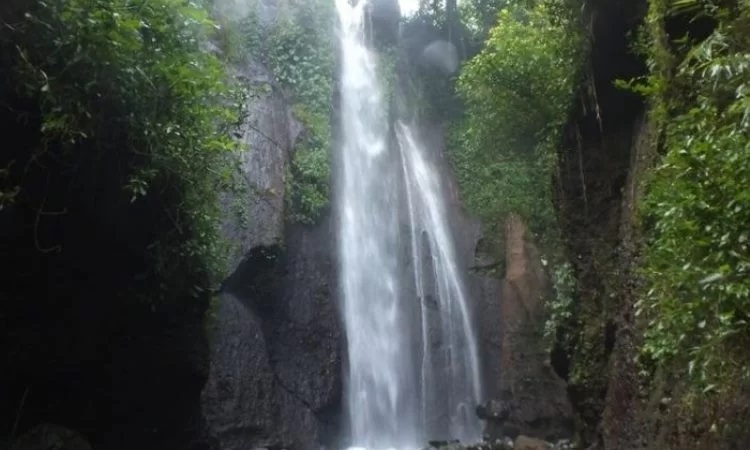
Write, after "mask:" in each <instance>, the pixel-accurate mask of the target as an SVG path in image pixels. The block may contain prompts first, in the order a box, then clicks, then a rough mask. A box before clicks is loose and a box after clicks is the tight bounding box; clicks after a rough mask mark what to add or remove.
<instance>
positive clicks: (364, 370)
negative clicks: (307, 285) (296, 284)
mask: <svg viewBox="0 0 750 450" xmlns="http://www.w3.org/2000/svg"><path fill="white" fill-rule="evenodd" d="M336 4H337V9H338V12H339V17H340V22H341V23H340V26H341V29H340V36H341V71H342V72H341V117H342V119H341V143H340V148H339V152H338V158H339V164H338V173H337V183H336V190H337V192H336V199H337V204H336V207H337V211H338V226H339V230H338V233H337V234H338V237H339V238H338V245H339V255H340V279H341V293H342V310H343V316H344V323H345V327H346V335H347V340H348V374H347V378H346V380H347V386H346V398H347V410H348V416H349V425H350V431H351V441H352V444H353V445H356V446H362V447H367V448H391V447H395V448H407V447H421V446H423V445H424V443H425V441H426V440H427V439H461V440H462V441H476V440H478V439H479V437H480V435H481V425H480V422H479V419H478V418H477V417H476V415H475V414H474V409H475V406H476V405H477V403H478V402H479V400H480V394H481V393H480V380H479V363H478V357H477V345H476V340H475V337H474V334H473V330H472V326H471V320H470V314H469V305H468V298H467V295H466V289H465V287H464V284H463V280H462V276H461V271H460V270H459V268H458V266H457V264H456V254H455V249H454V243H453V239H452V236H451V229H450V227H449V222H448V218H447V216H446V214H447V211H446V205H445V200H444V196H445V193H444V187H443V186H442V185H441V183H440V176H439V172H438V171H437V169H436V168H435V167H434V165H433V164H431V162H430V160H429V158H428V157H427V154H426V152H425V149H424V148H423V145H422V144H421V143H420V141H419V139H418V133H417V131H416V130H415V129H414V128H412V127H409V126H407V125H405V124H404V123H401V122H398V123H396V124H394V125H393V127H395V136H396V139H392V136H393V133H392V132H393V131H394V129H393V128H392V126H391V124H390V123H389V117H388V105H387V104H386V103H385V101H384V100H383V91H382V88H381V86H380V85H379V77H378V72H377V70H378V66H377V55H376V54H375V53H374V52H373V51H371V49H369V48H368V46H367V40H366V34H365V7H366V2H365V1H359V2H357V4H355V5H351V4H350V3H349V1H348V0H336Z"/></svg>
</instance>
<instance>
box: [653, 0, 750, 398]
mask: <svg viewBox="0 0 750 450" xmlns="http://www.w3.org/2000/svg"><path fill="white" fill-rule="evenodd" d="M675 3H679V5H675ZM697 3H700V5H701V8H700V10H698V9H697V8H698V6H697ZM677 6H680V8H676V7H677ZM651 7H652V15H651V16H650V18H651V19H652V20H654V21H655V22H656V18H655V17H654V15H655V14H668V11H672V13H674V14H691V15H694V14H697V13H698V12H699V11H700V13H701V14H710V15H711V16H712V17H713V19H714V20H716V23H717V24H718V25H717V27H716V28H715V30H714V31H713V33H711V35H710V36H709V37H708V38H707V39H705V40H703V41H701V42H694V41H691V40H689V39H682V40H680V41H679V42H669V43H668V42H665V41H664V40H663V38H664V32H663V28H662V29H659V28H658V26H657V27H654V29H653V30H652V33H653V38H652V39H653V41H652V47H651V48H649V51H650V55H651V57H652V58H651V60H652V62H654V65H653V67H652V75H653V79H652V80H651V81H652V83H651V84H650V86H651V87H654V89H653V90H652V91H651V92H652V93H653V95H652V100H653V101H654V103H655V108H656V110H657V111H660V112H661V113H662V115H661V116H659V117H660V118H662V119H666V118H668V119H669V120H668V121H667V120H663V121H662V122H661V125H662V126H663V127H664V141H663V143H662V144H663V149H664V151H665V155H664V158H663V160H662V162H661V164H660V165H659V166H658V167H657V168H656V170H655V172H654V174H653V176H652V179H651V180H650V183H649V185H648V193H647V197H646V200H645V204H644V208H643V211H642V213H643V214H644V216H645V223H646V224H652V225H653V229H652V233H651V239H650V241H649V243H648V246H647V251H646V258H645V263H644V267H643V274H644V277H645V278H646V281H647V283H648V292H647V294H646V295H644V296H643V298H642V299H641V301H640V302H639V305H638V306H639V314H643V315H644V316H645V317H646V318H647V320H648V322H649V328H648V331H647V333H646V343H645V345H644V351H645V352H646V355H647V356H649V357H650V358H652V359H653V360H655V361H656V362H657V363H659V364H661V365H667V366H668V365H670V364H677V365H678V366H681V367H683V368H684V369H685V370H687V372H688V373H689V374H690V375H691V376H692V378H693V380H694V381H695V382H696V383H697V384H696V386H700V387H701V388H702V389H705V390H711V389H714V388H717V386H718V385H720V381H721V380H722V379H726V378H727V377H738V376H741V377H748V376H750V372H749V371H748V367H749V366H748V358H750V355H749V354H748V352H747V351H746V350H744V349H746V348H747V343H748V339H750V324H748V320H749V319H750V318H749V317H748V311H749V310H750V276H749V275H750V273H749V272H750V232H749V231H748V227H747V224H748V223H750V191H748V189H747V180H748V179H750V141H749V140H748V138H747V136H748V135H750V95H749V94H750V57H748V53H747V51H748V49H750V5H748V4H747V2H738V3H734V2H722V4H718V3H714V2H665V1H655V2H653V3H652V6H651ZM670 7H671V9H670ZM665 17H666V16H664V17H662V19H661V21H659V22H656V23H657V24H658V23H661V24H663V21H664V20H665ZM676 37H678V36H676ZM667 44H670V45H673V46H674V47H675V48H676V51H675V52H674V53H671V54H669V56H668V57H665V56H664V55H665V53H666V52H668V47H666V45H667ZM671 61H679V63H678V64H674V65H673V67H665V64H667V63H668V62H671ZM667 85H671V86H672V88H671V90H670V91H668V93H667V94H668V95H664V93H665V90H664V89H663V87H664V86H667ZM667 114H668V116H667Z"/></svg>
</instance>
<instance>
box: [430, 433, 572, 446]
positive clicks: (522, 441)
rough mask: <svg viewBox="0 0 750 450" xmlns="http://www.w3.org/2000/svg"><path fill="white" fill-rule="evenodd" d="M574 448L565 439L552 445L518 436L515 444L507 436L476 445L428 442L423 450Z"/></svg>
mask: <svg viewBox="0 0 750 450" xmlns="http://www.w3.org/2000/svg"><path fill="white" fill-rule="evenodd" d="M436 444H437V445H436ZM576 448H577V447H574V446H573V444H571V442H570V441H569V440H567V439H562V440H560V441H557V443H556V444H552V443H551V442H547V441H545V440H542V439H536V438H532V437H529V436H524V435H520V436H518V437H517V438H516V439H515V442H514V441H513V439H511V438H510V437H508V436H505V437H502V438H498V439H494V440H485V441H484V442H480V443H477V444H460V443H458V442H456V441H430V446H429V447H427V448H426V449H424V450H575V449H576Z"/></svg>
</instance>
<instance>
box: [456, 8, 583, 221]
mask: <svg viewBox="0 0 750 450" xmlns="http://www.w3.org/2000/svg"><path fill="white" fill-rule="evenodd" d="M552 6H554V5H553V4H552V3H550V2H543V3H539V4H536V5H535V6H532V7H529V8H524V7H519V6H511V7H506V8H504V9H502V10H501V11H500V13H499V15H498V23H497V25H495V27H493V28H492V29H491V30H490V33H489V37H488V39H487V41H486V43H485V47H484V49H483V50H482V51H481V53H479V55H477V56H476V57H474V58H473V59H471V60H470V61H469V62H468V63H467V64H466V65H465V67H464V68H463V70H462V72H461V75H460V77H459V80H458V91H459V94H460V95H461V97H462V98H463V100H464V102H465V103H466V117H465V120H463V122H462V123H460V124H459V125H458V126H457V127H456V128H455V129H454V132H453V137H452V141H453V142H452V145H451V152H452V158H453V162H454V165H455V168H456V171H457V175H458V179H459V183H460V185H461V188H462V192H463V194H464V197H465V199H466V203H467V205H468V206H469V208H470V209H471V210H473V211H474V212H475V213H476V214H478V215H479V216H480V217H481V218H482V219H484V220H485V223H488V224H497V223H499V221H500V220H501V218H502V217H505V216H506V215H507V214H509V213H518V214H519V215H521V216H522V217H523V218H524V219H525V220H526V221H527V222H528V223H529V224H530V226H531V228H532V230H533V231H535V232H537V233H538V232H540V231H542V230H547V229H551V228H550V226H553V225H554V223H555V221H554V210H553V208H552V201H551V194H552V170H553V167H554V165H555V161H556V158H555V147H556V144H557V143H558V140H559V137H560V132H561V130H562V126H563V124H564V123H565V120H566V117H567V112H568V109H569V105H570V104H571V101H572V99H573V94H574V91H575V89H576V86H577V81H578V68H579V63H580V51H581V44H582V42H581V38H580V35H579V34H578V33H577V31H576V30H577V28H576V27H574V26H573V25H574V22H573V19H571V18H569V17H567V16H566V15H563V14H560V13H559V11H558V10H559V9H558V8H553V7H552ZM563 11H567V10H564V9H563Z"/></svg>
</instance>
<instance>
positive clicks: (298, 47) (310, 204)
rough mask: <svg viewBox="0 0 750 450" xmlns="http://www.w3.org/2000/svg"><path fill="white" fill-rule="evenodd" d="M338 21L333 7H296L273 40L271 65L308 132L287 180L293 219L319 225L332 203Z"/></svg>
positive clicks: (284, 14)
mask: <svg viewBox="0 0 750 450" xmlns="http://www.w3.org/2000/svg"><path fill="white" fill-rule="evenodd" d="M334 17H335V16H334V9H333V3H332V2H327V1H324V0H316V1H299V2H292V3H291V4H290V5H287V9H286V10H284V11H283V12H282V14H281V17H280V20H279V21H278V23H276V24H275V26H274V28H273V29H272V30H271V32H270V36H269V39H268V41H269V43H268V60H269V65H270V67H271V69H272V70H273V73H274V75H275V77H276V78H277V79H278V80H279V82H280V83H281V84H282V85H283V86H284V87H286V88H287V89H288V90H289V91H290V93H291V94H292V98H293V100H294V102H295V107H294V112H295V116H296V117H297V119H298V120H299V121H300V122H302V124H303V125H304V126H305V128H306V131H307V132H306V135H305V136H303V138H302V139H301V140H300V142H299V144H298V146H297V148H296V149H295V153H294V156H293V160H292V165H291V170H290V171H289V173H288V177H289V179H288V180H287V186H288V187H289V188H290V190H289V191H288V192H287V204H288V209H289V213H288V217H289V218H290V219H291V220H293V221H296V222H301V223H308V224H309V223H314V222H315V221H316V220H317V219H318V217H319V216H320V214H321V213H322V212H323V210H324V209H325V208H326V207H327V206H328V204H329V202H330V175H331V173H330V154H331V114H332V110H331V103H332V101H333V70H334V53H333V33H332V31H331V30H332V29H333V21H334Z"/></svg>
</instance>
